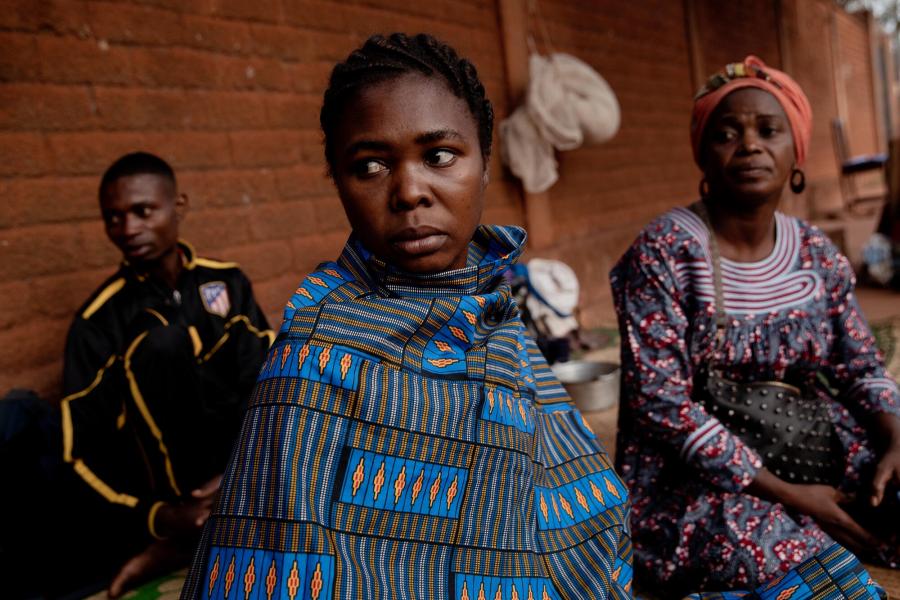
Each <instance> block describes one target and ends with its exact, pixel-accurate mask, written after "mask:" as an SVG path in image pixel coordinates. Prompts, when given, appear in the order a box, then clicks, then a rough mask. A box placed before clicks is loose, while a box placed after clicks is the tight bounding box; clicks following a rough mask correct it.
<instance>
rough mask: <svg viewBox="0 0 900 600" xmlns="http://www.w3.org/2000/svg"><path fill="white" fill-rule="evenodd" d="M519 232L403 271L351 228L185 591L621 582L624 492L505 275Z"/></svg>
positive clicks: (290, 343)
mask: <svg viewBox="0 0 900 600" xmlns="http://www.w3.org/2000/svg"><path fill="white" fill-rule="evenodd" d="M524 239H525V233H524V231H522V230H521V229H519V228H515V227H481V228H479V230H478V231H477V232H476V235H475V238H474V240H473V242H472V245H471V247H470V252H469V261H468V266H467V267H466V268H464V269H460V270H456V271H452V272H447V273H440V274H433V275H422V276H414V275H410V274H407V273H401V272H398V271H396V270H394V269H392V268H390V267H389V266H386V265H384V264H382V263H380V262H379V261H378V260H377V259H375V257H373V256H372V255H370V253H369V252H368V251H366V249H365V248H364V247H363V246H362V245H361V244H360V243H359V242H358V241H357V240H356V239H355V238H351V240H350V241H349V242H348V244H347V246H346V247H345V250H344V252H343V253H342V255H341V256H340V258H339V259H338V260H337V261H336V262H333V263H326V264H324V265H322V266H321V267H320V268H319V269H318V270H317V271H316V272H315V273H313V274H311V275H309V276H308V277H307V278H306V279H305V280H304V281H303V282H302V283H301V285H300V286H299V287H298V288H297V291H296V293H295V294H294V296H293V297H292V298H291V301H290V302H289V303H288V305H287V307H286V309H285V319H284V322H283V324H282V327H281V331H280V333H279V335H278V338H277V339H276V341H275V343H274V344H273V346H272V348H271V349H270V352H269V355H268V359H267V360H266V362H265V364H264V366H263V368H262V371H261V372H260V375H259V380H258V383H257V386H256V389H255V391H254V392H253V394H252V397H251V399H250V403H249V409H248V414H247V416H246V418H245V421H244V425H243V430H242V433H241V436H240V439H239V440H238V442H237V444H236V447H235V450H234V455H233V458H232V461H231V464H230V465H229V468H228V471H227V473H226V476H225V479H224V481H223V483H222V488H221V496H220V498H219V500H218V503H217V505H216V507H215V509H214V511H213V515H212V516H211V518H210V520H209V523H208V524H207V527H206V529H205V531H204V537H203V541H202V542H201V546H200V549H199V551H198V555H197V557H196V559H195V562H194V565H193V568H192V570H191V574H190V576H189V578H188V582H187V584H186V586H185V588H184V593H183V597H185V598H204V599H206V598H217V599H218V598H222V599H227V598H230V597H235V598H237V597H240V598H248V599H249V598H266V599H268V598H290V599H292V600H301V599H315V600H327V599H331V598H360V599H363V598H364V599H369V598H387V597H390V598H398V599H404V598H454V599H457V600H465V599H471V600H476V599H478V598H494V599H501V598H503V599H508V600H514V599H521V600H531V599H536V600H545V599H553V600H556V599H563V598H571V599H576V598H578V599H580V598H598V599H602V598H630V597H631V595H632V594H631V577H632V570H631V541H630V537H629V533H628V527H627V525H626V523H627V514H628V495H627V492H626V489H625V487H624V486H623V484H622V482H621V480H620V479H619V477H618V476H617V475H616V474H615V472H614V471H613V468H612V465H611V464H610V461H609V459H608V457H607V455H606V453H605V452H604V451H603V449H602V447H601V446H600V444H599V443H598V441H597V439H596V437H595V436H594V434H593V432H592V431H591V430H590V428H589V427H588V425H587V423H586V422H585V421H584V419H583V418H582V416H581V415H580V414H579V412H578V411H577V410H576V409H575V408H574V406H573V404H572V403H571V401H570V399H569V398H568V396H566V394H565V392H564V390H563V389H562V387H561V386H560V385H559V383H558V382H557V380H556V379H555V378H554V377H553V375H552V372H551V371H550V369H549V368H548V367H547V365H546V363H545V362H544V360H543V358H542V357H541V354H540V352H539V351H538V349H537V347H536V345H535V344H534V342H533V341H532V340H530V339H529V338H528V337H527V336H526V335H525V332H524V328H523V326H522V322H521V320H520V319H519V316H518V309H517V307H516V304H515V302H514V301H513V299H512V297H511V295H510V290H509V288H508V286H507V285H506V284H504V283H503V281H502V275H503V272H504V271H505V270H506V269H507V267H509V266H510V265H511V264H512V263H514V262H515V261H516V260H517V258H518V256H519V254H520V253H521V251H522V246H523V244H524Z"/></svg>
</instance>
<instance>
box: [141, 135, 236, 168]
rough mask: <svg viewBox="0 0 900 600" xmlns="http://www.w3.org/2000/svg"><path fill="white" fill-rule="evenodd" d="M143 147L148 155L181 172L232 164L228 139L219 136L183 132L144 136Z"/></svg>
mask: <svg viewBox="0 0 900 600" xmlns="http://www.w3.org/2000/svg"><path fill="white" fill-rule="evenodd" d="M144 144H145V147H146V148H147V150H148V151H149V152H152V153H154V154H158V155H159V156H161V157H162V158H163V159H165V160H166V161H168V162H169V163H170V164H171V165H172V168H173V169H175V171H176V172H177V171H178V170H180V169H204V168H205V169H208V168H214V167H223V166H228V165H230V164H231V150H230V148H229V142H228V136H227V135H226V134H224V133H218V132H198V131H183V132H178V133H147V134H146V135H145V136H144Z"/></svg>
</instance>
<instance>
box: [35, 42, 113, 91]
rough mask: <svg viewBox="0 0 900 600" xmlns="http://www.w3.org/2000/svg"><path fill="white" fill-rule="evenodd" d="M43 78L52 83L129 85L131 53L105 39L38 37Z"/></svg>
mask: <svg viewBox="0 0 900 600" xmlns="http://www.w3.org/2000/svg"><path fill="white" fill-rule="evenodd" d="M37 43H38V55H39V56H40V60H41V77H42V79H43V80H44V81H47V82H50V83H89V84H99V83H118V84H122V83H129V82H130V81H131V64H130V62H129V57H128V52H127V50H126V49H124V48H122V47H121V46H114V45H111V44H108V43H106V42H105V41H103V40H100V41H97V40H93V39H84V40H80V39H75V38H70V37H60V38H57V37H49V36H39V37H38V42H37Z"/></svg>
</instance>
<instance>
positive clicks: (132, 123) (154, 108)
mask: <svg viewBox="0 0 900 600" xmlns="http://www.w3.org/2000/svg"><path fill="white" fill-rule="evenodd" d="M94 101H95V103H96V105H97V119H98V121H99V123H100V125H101V126H102V127H103V128H104V129H111V130H129V129H137V130H140V129H163V130H165V129H183V128H188V127H190V126H191V125H192V124H193V123H194V122H195V121H196V120H206V119H205V117H203V119H198V117H197V115H198V114H200V113H202V112H203V111H204V108H203V106H202V105H198V104H197V103H196V102H190V101H189V100H188V98H187V96H186V95H185V92H184V91H183V90H178V89H175V90H148V89H142V88H121V87H105V86H98V87H96V88H94Z"/></svg>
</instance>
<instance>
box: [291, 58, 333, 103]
mask: <svg viewBox="0 0 900 600" xmlns="http://www.w3.org/2000/svg"><path fill="white" fill-rule="evenodd" d="M284 68H285V70H286V71H287V72H288V74H289V75H290V78H291V89H292V90H293V91H295V92H299V93H301V94H313V95H314V96H315V97H317V98H319V99H320V100H319V104H321V98H322V95H323V94H324V93H325V89H326V88H327V87H328V79H329V78H330V77H331V70H332V69H333V68H334V62H332V61H327V62H326V61H319V62H312V63H300V64H288V65H285V67H284Z"/></svg>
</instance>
